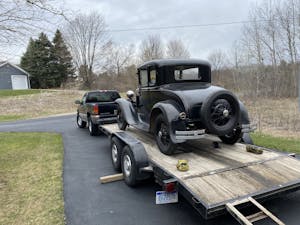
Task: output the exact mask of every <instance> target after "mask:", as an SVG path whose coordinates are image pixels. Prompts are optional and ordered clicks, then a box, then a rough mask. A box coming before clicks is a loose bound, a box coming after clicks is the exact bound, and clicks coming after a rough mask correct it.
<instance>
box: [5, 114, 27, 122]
mask: <svg viewBox="0 0 300 225" xmlns="http://www.w3.org/2000/svg"><path fill="white" fill-rule="evenodd" d="M21 119H25V116H22V115H0V122H7V121H14V120H21Z"/></svg>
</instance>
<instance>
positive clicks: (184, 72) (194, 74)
mask: <svg viewBox="0 0 300 225" xmlns="http://www.w3.org/2000/svg"><path fill="white" fill-rule="evenodd" d="M207 73H208V71H207V69H206V67H199V66H176V67H174V78H175V80H176V81H184V80H187V81H189V80H195V81H203V82H207V77H208V74H207Z"/></svg>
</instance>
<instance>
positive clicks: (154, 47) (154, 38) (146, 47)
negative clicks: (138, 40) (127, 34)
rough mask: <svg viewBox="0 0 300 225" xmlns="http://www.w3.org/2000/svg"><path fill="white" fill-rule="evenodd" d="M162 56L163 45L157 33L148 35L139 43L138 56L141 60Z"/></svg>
mask: <svg viewBox="0 0 300 225" xmlns="http://www.w3.org/2000/svg"><path fill="white" fill-rule="evenodd" d="M163 57H164V47H163V44H162V41H161V38H160V36H159V35H150V36H148V38H147V39H145V40H144V41H143V42H142V44H141V53H140V58H141V61H142V62H145V61H149V60H152V59H160V58H163Z"/></svg>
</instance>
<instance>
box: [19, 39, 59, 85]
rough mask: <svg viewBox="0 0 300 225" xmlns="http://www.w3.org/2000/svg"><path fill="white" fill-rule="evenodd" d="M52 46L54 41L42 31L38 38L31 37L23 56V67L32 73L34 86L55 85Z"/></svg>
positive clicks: (31, 78)
mask: <svg viewBox="0 0 300 225" xmlns="http://www.w3.org/2000/svg"><path fill="white" fill-rule="evenodd" d="M51 48H52V43H51V42H50V41H49V40H48V37H47V35H46V34H44V33H41V34H40V35H39V38H38V39H37V40H33V39H32V38H31V39H30V41H29V44H28V47H27V51H26V52H25V54H24V55H23V57H22V58H21V67H22V68H23V69H25V70H26V71H28V72H29V73H30V75H31V77H30V80H31V85H32V87H33V88H51V87H55V80H54V79H53V73H52V72H51V66H50V65H51V62H52V61H53V58H52V54H51V52H50V50H51Z"/></svg>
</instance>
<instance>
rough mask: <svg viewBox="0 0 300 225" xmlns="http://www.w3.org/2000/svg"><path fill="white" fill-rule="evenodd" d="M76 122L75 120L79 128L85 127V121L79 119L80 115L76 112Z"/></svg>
mask: <svg viewBox="0 0 300 225" xmlns="http://www.w3.org/2000/svg"><path fill="white" fill-rule="evenodd" d="M76 122H77V126H78V127H79V128H85V127H86V122H85V121H83V120H82V119H81V117H80V116H79V113H77V117H76Z"/></svg>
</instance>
